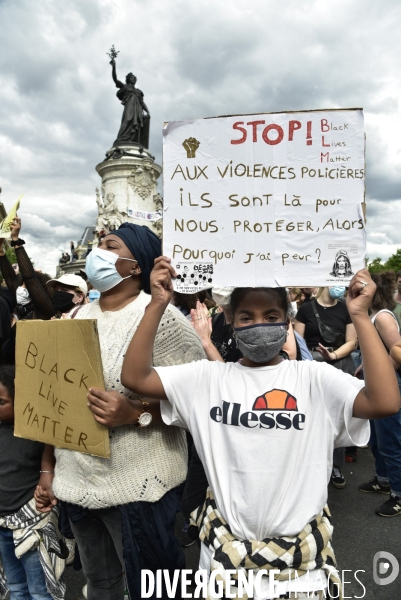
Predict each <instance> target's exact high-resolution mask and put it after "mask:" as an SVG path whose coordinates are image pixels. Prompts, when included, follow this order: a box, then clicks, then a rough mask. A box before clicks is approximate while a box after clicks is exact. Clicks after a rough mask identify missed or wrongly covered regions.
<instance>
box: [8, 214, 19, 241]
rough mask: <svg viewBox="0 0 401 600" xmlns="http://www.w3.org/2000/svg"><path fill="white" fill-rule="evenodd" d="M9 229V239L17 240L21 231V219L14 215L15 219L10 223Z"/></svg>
mask: <svg viewBox="0 0 401 600" xmlns="http://www.w3.org/2000/svg"><path fill="white" fill-rule="evenodd" d="M10 231H11V239H12V240H14V241H17V240H18V238H19V234H20V232H21V219H20V218H18V217H15V219H14V220H13V221H12V222H11V224H10Z"/></svg>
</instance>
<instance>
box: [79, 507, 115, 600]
mask: <svg viewBox="0 0 401 600" xmlns="http://www.w3.org/2000/svg"><path fill="white" fill-rule="evenodd" d="M70 523H71V529H72V531H73V533H74V536H75V539H76V540H77V544H78V547H79V553H80V556H81V562H82V569H83V572H84V575H85V577H86V580H87V583H88V600H122V599H123V597H124V559H123V545H122V524H121V513H120V511H119V509H118V508H116V507H112V508H105V509H101V510H88V511H86V514H85V516H84V517H83V518H82V519H80V520H79V521H77V522H75V523H73V522H72V521H70Z"/></svg>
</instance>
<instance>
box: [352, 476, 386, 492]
mask: <svg viewBox="0 0 401 600" xmlns="http://www.w3.org/2000/svg"><path fill="white" fill-rule="evenodd" d="M390 490H391V485H390V484H389V483H379V482H378V480H377V477H376V476H374V477H373V479H371V480H370V481H368V482H366V483H362V484H361V485H360V486H359V491H360V492H366V493H370V492H378V493H379V494H389V493H390Z"/></svg>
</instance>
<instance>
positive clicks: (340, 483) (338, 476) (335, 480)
mask: <svg viewBox="0 0 401 600" xmlns="http://www.w3.org/2000/svg"><path fill="white" fill-rule="evenodd" d="M331 483H332V484H333V485H334V487H335V488H339V489H341V488H344V487H345V483H346V482H345V477H344V475H343V473H342V471H341V469H339V468H338V467H333V471H332V473H331Z"/></svg>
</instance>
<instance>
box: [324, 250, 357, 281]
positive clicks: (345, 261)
mask: <svg viewBox="0 0 401 600" xmlns="http://www.w3.org/2000/svg"><path fill="white" fill-rule="evenodd" d="M353 274H354V273H353V271H352V266H351V261H350V259H349V256H348V253H347V251H346V250H339V251H338V252H337V254H336V257H335V259H334V264H333V270H332V272H331V273H330V275H332V277H338V278H340V279H341V278H345V277H352V275H353Z"/></svg>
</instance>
